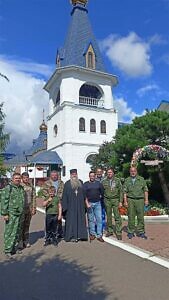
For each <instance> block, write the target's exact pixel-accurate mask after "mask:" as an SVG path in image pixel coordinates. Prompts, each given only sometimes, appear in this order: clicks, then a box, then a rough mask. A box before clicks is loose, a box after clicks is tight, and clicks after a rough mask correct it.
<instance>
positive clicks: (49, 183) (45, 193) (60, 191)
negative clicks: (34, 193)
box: [41, 179, 64, 201]
mask: <svg viewBox="0 0 169 300" xmlns="http://www.w3.org/2000/svg"><path fill="white" fill-rule="evenodd" d="M51 186H54V185H53V181H52V180H51V179H49V180H47V181H46V182H45V184H44V185H43V187H42V188H41V191H42V198H43V199H46V197H47V196H48V194H49V192H48V190H49V188H50V187H51ZM63 188H64V182H63V181H62V180H60V179H59V180H58V189H57V193H56V194H57V196H58V199H59V201H61V200H62V195H63Z"/></svg>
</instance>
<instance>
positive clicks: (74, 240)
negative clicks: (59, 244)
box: [70, 239, 78, 243]
mask: <svg viewBox="0 0 169 300" xmlns="http://www.w3.org/2000/svg"><path fill="white" fill-rule="evenodd" d="M70 242H72V243H78V240H77V239H71V240H70Z"/></svg>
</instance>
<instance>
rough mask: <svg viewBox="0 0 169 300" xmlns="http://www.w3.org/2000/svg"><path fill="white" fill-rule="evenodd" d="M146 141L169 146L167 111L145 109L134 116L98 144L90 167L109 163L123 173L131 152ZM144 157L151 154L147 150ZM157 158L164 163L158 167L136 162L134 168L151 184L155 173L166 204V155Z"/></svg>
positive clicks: (168, 182) (168, 166)
mask: <svg viewBox="0 0 169 300" xmlns="http://www.w3.org/2000/svg"><path fill="white" fill-rule="evenodd" d="M149 144H157V145H160V146H162V147H165V148H166V149H169V115H168V113H167V112H164V111H158V110H155V111H152V112H149V111H148V112H147V113H146V115H144V116H141V117H136V118H135V119H134V120H133V123H132V124H130V125H127V126H124V127H122V128H119V129H118V130H117V132H116V135H115V137H114V140H113V141H112V142H110V143H105V144H103V145H102V146H101V147H100V149H99V153H98V154H97V155H96V156H95V158H94V159H93V162H92V167H93V168H96V167H97V166H102V167H104V168H107V167H109V166H112V167H114V168H116V169H117V172H118V174H119V175H120V176H121V177H126V176H127V175H128V171H129V166H130V162H131V159H132V155H133V152H134V151H135V150H136V149H138V148H142V147H144V146H145V145H149ZM159 155H160V154H159ZM161 155H162V154H161ZM145 158H148V159H154V156H153V154H152V153H150V154H149V157H145ZM159 158H160V157H159ZM161 159H163V160H164V163H163V165H162V166H160V167H158V168H153V170H152V167H145V166H144V165H142V164H139V165H138V169H139V173H141V174H143V175H144V176H145V177H146V178H151V180H152V186H153V181H154V176H155V175H156V176H157V175H158V176H159V180H160V183H161V188H162V191H163V196H164V199H165V201H166V202H167V203H168V204H169V186H168V185H169V180H168V178H169V162H168V158H167V157H161Z"/></svg>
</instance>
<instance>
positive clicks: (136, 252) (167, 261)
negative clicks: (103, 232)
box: [103, 237, 169, 269]
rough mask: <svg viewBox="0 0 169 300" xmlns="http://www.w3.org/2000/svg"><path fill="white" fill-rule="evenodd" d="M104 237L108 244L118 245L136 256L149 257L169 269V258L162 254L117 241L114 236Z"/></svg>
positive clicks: (148, 258)
mask: <svg viewBox="0 0 169 300" xmlns="http://www.w3.org/2000/svg"><path fill="white" fill-rule="evenodd" d="M103 238H104V241H105V242H106V243H108V244H111V245H113V246H115V247H118V248H120V249H122V250H124V251H127V252H129V253H131V254H134V255H136V256H139V257H141V258H144V259H147V260H149V261H152V262H154V263H156V264H158V265H161V266H163V267H165V268H167V269H169V259H167V258H166V259H165V258H163V257H161V256H157V255H154V253H153V252H149V251H146V250H142V249H141V248H138V247H136V246H131V245H129V244H127V243H124V242H119V241H116V240H114V239H113V238H106V237H103Z"/></svg>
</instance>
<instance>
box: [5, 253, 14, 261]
mask: <svg viewBox="0 0 169 300" xmlns="http://www.w3.org/2000/svg"><path fill="white" fill-rule="evenodd" d="M5 258H6V259H13V255H12V253H11V252H8V253H5Z"/></svg>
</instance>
